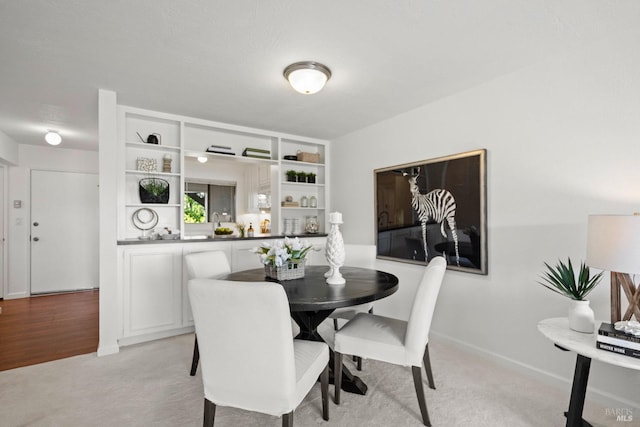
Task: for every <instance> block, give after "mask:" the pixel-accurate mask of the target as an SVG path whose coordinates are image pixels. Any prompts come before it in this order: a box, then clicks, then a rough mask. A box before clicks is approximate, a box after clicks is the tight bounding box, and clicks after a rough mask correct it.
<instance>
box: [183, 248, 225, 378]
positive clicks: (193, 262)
mask: <svg viewBox="0 0 640 427" xmlns="http://www.w3.org/2000/svg"><path fill="white" fill-rule="evenodd" d="M184 263H185V265H186V266H187V277H188V278H189V280H192V279H215V278H218V277H221V276H224V275H226V274H229V273H231V266H230V265H229V261H228V260H227V255H226V254H225V253H224V252H223V251H206V252H194V253H191V254H187V255H185V256H184ZM199 358H200V353H199V350H198V336H197V335H196V338H195V340H194V343H193V358H192V360H191V372H190V375H191V376H194V375H195V374H196V371H197V370H198V359H199Z"/></svg>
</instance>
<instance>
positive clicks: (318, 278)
mask: <svg viewBox="0 0 640 427" xmlns="http://www.w3.org/2000/svg"><path fill="white" fill-rule="evenodd" d="M328 270H329V267H328V266H317V265H316V266H305V275H304V277H302V278H299V279H293V280H282V281H278V280H275V279H272V278H269V277H266V275H265V272H264V269H263V268H256V269H252V270H244V271H237V272H234V273H231V274H228V275H226V276H224V277H221V279H222V280H231V281H236V282H238V281H239V282H263V281H265V282H277V283H280V284H281V285H282V287H283V288H284V290H285V292H286V293H287V298H288V299H289V310H290V312H291V317H292V318H293V320H295V322H296V323H297V324H298V326H299V327H300V334H298V336H297V337H296V338H298V339H306V340H312V341H324V339H323V338H322V337H321V336H320V334H319V333H318V326H319V325H320V324H321V323H322V322H323V321H324V320H325V319H326V318H327V317H328V316H329V315H330V314H331V313H332V312H333V311H334V310H335V309H336V308H343V307H351V306H354V305H359V304H365V303H368V302H372V301H375V300H379V299H381V298H385V297H387V296H389V295H391V294H393V293H394V292H396V291H397V290H398V278H397V277H396V276H394V275H393V274H391V273H386V272H384V271H379V270H373V269H368V268H359V267H341V268H340V273H341V274H342V277H344V279H345V281H346V283H345V284H344V285H329V284H327V282H326V278H325V277H324V274H325V273H326V272H327V271H328ZM331 356H332V357H331V359H332V360H333V352H331ZM330 366H331V367H333V362H331V364H330ZM342 389H343V390H345V391H348V392H352V393H358V394H365V393H366V391H367V385H366V384H365V383H364V382H362V380H361V379H360V378H359V377H357V376H354V375H353V374H351V372H349V370H348V369H343V379H342Z"/></svg>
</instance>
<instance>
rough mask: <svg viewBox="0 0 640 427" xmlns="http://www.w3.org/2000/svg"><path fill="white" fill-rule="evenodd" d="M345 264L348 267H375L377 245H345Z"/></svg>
mask: <svg viewBox="0 0 640 427" xmlns="http://www.w3.org/2000/svg"><path fill="white" fill-rule="evenodd" d="M344 252H345V260H344V265H346V266H348V267H363V268H374V267H375V264H376V246H375V245H351V244H347V245H344Z"/></svg>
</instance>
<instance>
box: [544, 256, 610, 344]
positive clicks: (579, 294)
mask: <svg viewBox="0 0 640 427" xmlns="http://www.w3.org/2000/svg"><path fill="white" fill-rule="evenodd" d="M544 265H545V266H547V270H548V271H546V272H545V273H544V275H543V276H541V277H542V279H543V281H542V282H538V283H540V284H541V285H543V286H545V287H546V288H548V289H550V290H552V291H553V292H556V293H558V294H560V295H563V296H565V297H567V298H570V299H571V300H572V305H571V307H570V309H569V316H568V317H569V327H570V328H571V329H573V330H574V331H578V332H585V333H593V331H594V326H595V324H594V323H595V320H594V315H593V310H592V309H591V307H589V300H587V299H585V298H586V296H587V295H588V294H589V292H591V291H592V290H593V288H595V286H596V285H597V284H598V283H599V282H600V280H601V279H602V274H603V272H602V271H601V272H600V273H598V274H596V275H595V276H591V273H590V271H589V267H587V266H586V265H585V263H584V262H582V263H580V273H579V274H578V276H577V277H576V275H575V273H574V270H573V265H572V264H571V259H570V258H567V263H566V264H565V263H564V262H562V261H561V260H558V264H557V265H556V266H555V267H551V266H550V265H549V264H547V263H546V262H545V263H544Z"/></svg>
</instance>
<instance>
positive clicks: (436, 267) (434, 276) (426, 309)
mask: <svg viewBox="0 0 640 427" xmlns="http://www.w3.org/2000/svg"><path fill="white" fill-rule="evenodd" d="M446 269H447V261H446V260H445V259H444V258H443V257H441V256H438V257H434V258H433V259H432V260H431V261H429V265H427V266H426V267H425V270H424V273H423V274H422V280H420V283H419V284H418V289H417V290H416V296H415V299H414V300H413V306H412V307H411V314H410V315H409V322H408V324H407V332H406V334H405V338H404V344H405V349H406V354H407V362H408V363H410V364H411V365H413V366H422V355H423V354H424V347H425V346H426V345H427V342H428V341H429V330H430V329H431V319H433V312H434V310H435V308H436V300H437V299H438V293H439V292H440V286H441V285H442V279H443V278H444V272H445V270H446Z"/></svg>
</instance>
